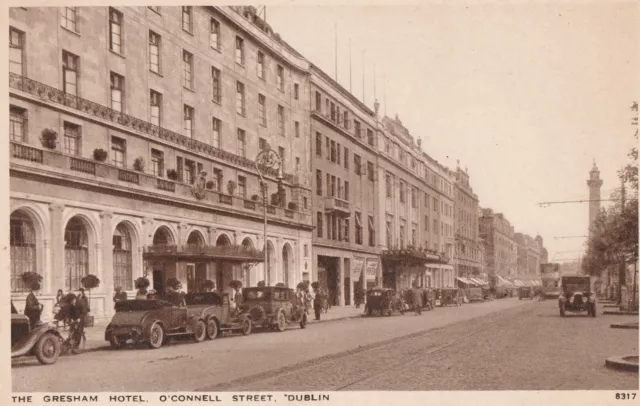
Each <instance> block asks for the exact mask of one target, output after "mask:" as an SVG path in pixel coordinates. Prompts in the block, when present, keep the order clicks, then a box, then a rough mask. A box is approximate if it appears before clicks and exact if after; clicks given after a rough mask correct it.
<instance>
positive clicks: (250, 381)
mask: <svg viewBox="0 0 640 406" xmlns="http://www.w3.org/2000/svg"><path fill="white" fill-rule="evenodd" d="M526 308H528V306H526V307H524V308H523V307H518V308H512V309H507V310H504V311H500V312H496V313H490V314H487V315H484V316H481V317H478V318H476V319H473V320H466V321H460V322H456V323H452V324H449V325H446V326H442V327H436V328H427V329H425V330H422V331H419V332H416V333H412V334H409V335H405V336H402V337H395V338H393V339H390V340H385V341H381V342H377V343H373V344H369V345H367V346H359V347H356V348H354V349H351V350H348V351H344V352H340V353H334V354H329V355H326V356H324V357H320V358H316V359H312V360H309V361H305V362H302V363H298V364H295V365H290V366H286V367H284V368H280V369H277V370H272V371H267V372H264V373H260V374H256V375H252V376H247V377H243V378H239V379H236V380H233V381H229V382H225V383H220V384H217V385H214V386H211V387H208V388H202V389H198V390H199V391H244V390H250V389H251V390H255V389H256V388H259V390H270V389H269V388H270V387H271V385H270V384H269V382H296V381H300V377H304V376H305V374H307V373H309V374H313V373H315V372H317V371H318V370H322V369H323V368H326V371H328V372H329V373H330V371H332V370H334V369H335V368H340V366H341V365H348V364H350V363H351V364H352V365H362V364H363V363H359V362H353V359H354V358H357V357H360V358H363V359H364V360H365V361H364V364H366V363H367V362H370V360H376V358H377V357H379V355H380V354H390V353H393V352H398V349H397V345H398V344H402V343H409V345H412V346H415V347H416V349H413V350H411V351H408V352H404V353H400V354H399V358H400V360H399V361H398V360H396V362H392V363H391V364H389V363H384V365H375V366H374V365H372V368H371V369H370V370H369V371H370V372H368V373H366V375H365V376H362V375H361V374H362V372H363V371H366V370H367V369H366V365H362V368H357V369H356V370H354V371H353V373H354V374H356V375H358V376H357V377H356V378H355V379H352V380H349V382H347V383H346V384H342V383H341V384H340V385H338V386H334V385H331V384H329V385H327V386H326V387H322V388H321V389H322V390H329V391H340V390H349V389H348V388H349V387H351V386H354V385H356V384H359V383H362V382H366V381H367V380H369V379H372V378H374V377H376V376H379V375H381V374H384V373H393V371H395V370H397V369H399V368H405V367H407V366H408V365H410V364H412V363H416V362H419V361H420V360H422V359H424V358H425V357H429V356H431V355H433V354H436V353H438V352H441V351H444V350H446V349H448V348H451V347H453V346H455V345H456V344H460V343H462V341H464V340H468V339H469V338H471V337H473V336H474V335H477V334H480V333H482V332H484V331H487V330H489V329H491V328H495V327H496V325H497V324H502V323H508V322H509V321H510V320H512V319H514V318H517V317H520V316H521V314H522V313H523V312H525V311H526ZM405 317H411V316H405ZM472 326H473V327H476V328H475V329H474V330H473V331H472V332H469V333H462V331H459V330H463V331H464V330H468V328H470V327H472ZM478 327H479V328H478ZM441 335H444V336H451V335H453V336H455V338H454V339H443V338H442V337H440V338H439V336H441ZM427 337H429V338H431V339H428V340H424V339H425V338H427ZM418 339H420V341H417V340H418ZM439 342H440V343H442V342H444V344H441V345H438V343H439ZM350 361H351V362H350ZM374 363H375V362H374ZM343 374H346V375H349V374H348V373H344V372H343ZM326 379H329V380H331V378H326ZM313 386H314V387H315V388H318V386H316V385H313ZM291 389H293V388H291ZM291 389H289V390H291ZM303 390H307V389H303Z"/></svg>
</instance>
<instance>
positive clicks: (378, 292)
mask: <svg viewBox="0 0 640 406" xmlns="http://www.w3.org/2000/svg"><path fill="white" fill-rule="evenodd" d="M369 296H382V292H381V291H378V290H376V291H371V292H369Z"/></svg>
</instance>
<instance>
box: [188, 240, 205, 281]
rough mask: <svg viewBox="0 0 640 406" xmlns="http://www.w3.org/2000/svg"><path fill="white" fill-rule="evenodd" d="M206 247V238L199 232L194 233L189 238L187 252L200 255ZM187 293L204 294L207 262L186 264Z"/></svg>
mask: <svg viewBox="0 0 640 406" xmlns="http://www.w3.org/2000/svg"><path fill="white" fill-rule="evenodd" d="M204 246H205V242H204V237H203V236H202V234H201V233H200V232H199V231H192V232H191V233H189V237H188V238H187V251H188V252H190V253H192V254H198V253H199V252H201V251H202V248H203V247H204ZM186 272H187V275H186V276H187V292H204V291H205V288H204V282H205V281H206V280H207V262H204V261H198V260H196V261H194V262H189V263H187V264H186Z"/></svg>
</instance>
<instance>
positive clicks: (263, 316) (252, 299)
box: [242, 286, 307, 331]
mask: <svg viewBox="0 0 640 406" xmlns="http://www.w3.org/2000/svg"><path fill="white" fill-rule="evenodd" d="M242 301H243V302H242V314H243V317H247V318H248V319H249V320H251V324H252V325H253V326H254V327H264V328H270V329H272V330H278V331H284V330H285V329H286V328H287V324H293V323H296V324H299V325H300V328H305V327H306V326H307V309H306V307H305V304H303V303H298V302H297V298H296V295H295V292H294V291H293V289H290V288H287V287H283V286H258V287H250V288H244V289H242Z"/></svg>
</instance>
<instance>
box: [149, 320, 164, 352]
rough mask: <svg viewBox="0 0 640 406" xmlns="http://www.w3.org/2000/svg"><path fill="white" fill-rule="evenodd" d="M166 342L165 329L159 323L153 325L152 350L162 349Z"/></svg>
mask: <svg viewBox="0 0 640 406" xmlns="http://www.w3.org/2000/svg"><path fill="white" fill-rule="evenodd" d="M164 340H165V334H164V329H163V328H162V326H161V325H160V324H158V323H153V326H151V330H149V346H150V347H151V348H155V349H157V348H160V347H162V344H163V342H164Z"/></svg>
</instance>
